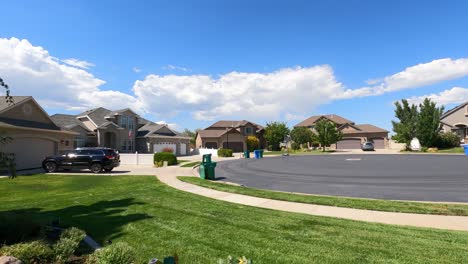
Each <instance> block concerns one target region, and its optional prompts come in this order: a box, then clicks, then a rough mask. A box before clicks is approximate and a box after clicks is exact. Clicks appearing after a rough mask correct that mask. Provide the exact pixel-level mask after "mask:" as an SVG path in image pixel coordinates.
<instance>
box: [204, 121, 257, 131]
mask: <svg viewBox="0 0 468 264" xmlns="http://www.w3.org/2000/svg"><path fill="white" fill-rule="evenodd" d="M249 123H250V124H252V125H254V126H256V127H257V129H263V126H261V125H259V124H256V123H254V122H251V121H247V120H220V121H218V122H216V123H214V124H212V125H211V126H209V127H207V128H227V127H241V126H245V125H247V124H249Z"/></svg>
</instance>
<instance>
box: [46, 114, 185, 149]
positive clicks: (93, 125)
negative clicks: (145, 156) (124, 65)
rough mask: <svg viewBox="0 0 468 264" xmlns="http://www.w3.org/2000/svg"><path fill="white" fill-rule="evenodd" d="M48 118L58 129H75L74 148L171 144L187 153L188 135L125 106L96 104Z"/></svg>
mask: <svg viewBox="0 0 468 264" xmlns="http://www.w3.org/2000/svg"><path fill="white" fill-rule="evenodd" d="M51 118H52V120H53V121H54V122H55V123H56V124H57V125H58V126H60V127H61V128H62V129H64V130H68V131H73V132H76V133H78V135H77V136H76V137H75V138H74V139H73V147H75V148H77V147H85V146H86V147H109V148H113V149H116V150H118V151H119V152H123V153H130V152H136V151H138V152H139V153H153V152H158V151H161V150H163V149H164V148H171V149H172V150H173V153H174V154H176V155H178V156H179V155H187V154H188V153H189V150H188V148H189V142H190V138H189V137H184V136H181V135H180V134H179V133H178V132H176V131H174V130H172V129H170V128H169V127H167V125H159V124H156V123H153V122H151V121H148V120H146V119H144V118H141V117H140V116H139V115H138V114H136V113H135V112H133V111H132V110H131V109H128V108H125V109H121V110H116V111H112V110H109V109H106V108H103V107H98V108H95V109H91V110H88V111H85V112H83V113H80V114H78V115H66V114H55V115H52V116H51Z"/></svg>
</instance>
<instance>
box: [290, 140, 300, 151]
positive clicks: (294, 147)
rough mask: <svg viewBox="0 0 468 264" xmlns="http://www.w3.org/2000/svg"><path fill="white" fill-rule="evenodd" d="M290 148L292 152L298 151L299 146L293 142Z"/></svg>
mask: <svg viewBox="0 0 468 264" xmlns="http://www.w3.org/2000/svg"><path fill="white" fill-rule="evenodd" d="M291 148H292V149H293V150H298V149H300V148H301V145H300V144H299V143H296V142H293V143H291Z"/></svg>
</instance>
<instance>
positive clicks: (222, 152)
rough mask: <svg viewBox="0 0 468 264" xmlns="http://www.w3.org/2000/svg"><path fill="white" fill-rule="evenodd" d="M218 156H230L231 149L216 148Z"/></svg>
mask: <svg viewBox="0 0 468 264" xmlns="http://www.w3.org/2000/svg"><path fill="white" fill-rule="evenodd" d="M218 157H232V149H225V148H220V149H218Z"/></svg>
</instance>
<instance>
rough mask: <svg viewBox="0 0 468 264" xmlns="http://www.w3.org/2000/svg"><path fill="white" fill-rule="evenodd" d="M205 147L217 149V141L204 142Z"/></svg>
mask: <svg viewBox="0 0 468 264" xmlns="http://www.w3.org/2000/svg"><path fill="white" fill-rule="evenodd" d="M205 148H210V149H217V148H218V143H216V142H206V143H205Z"/></svg>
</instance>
